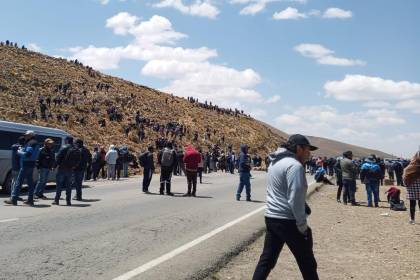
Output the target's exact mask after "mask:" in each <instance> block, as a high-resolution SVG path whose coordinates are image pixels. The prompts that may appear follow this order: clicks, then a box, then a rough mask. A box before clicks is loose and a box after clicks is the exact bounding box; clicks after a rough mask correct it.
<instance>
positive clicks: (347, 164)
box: [340, 151, 357, 205]
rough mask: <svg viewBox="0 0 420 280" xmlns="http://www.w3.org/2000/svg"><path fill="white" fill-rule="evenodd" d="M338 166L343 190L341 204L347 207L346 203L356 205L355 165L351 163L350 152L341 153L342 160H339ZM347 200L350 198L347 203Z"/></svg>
mask: <svg viewBox="0 0 420 280" xmlns="http://www.w3.org/2000/svg"><path fill="white" fill-rule="evenodd" d="M340 166H341V172H342V177H343V188H344V194H343V195H344V197H343V203H344V205H347V202H350V203H351V205H357V203H356V198H355V193H356V177H357V167H356V164H355V163H354V162H353V152H352V151H347V152H344V153H343V159H342V160H340ZM348 198H350V201H347V200H348Z"/></svg>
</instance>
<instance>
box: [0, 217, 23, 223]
mask: <svg viewBox="0 0 420 280" xmlns="http://www.w3.org/2000/svg"><path fill="white" fill-rule="evenodd" d="M17 220H19V219H18V218H13V219H6V220H0V223H7V222H14V221H17Z"/></svg>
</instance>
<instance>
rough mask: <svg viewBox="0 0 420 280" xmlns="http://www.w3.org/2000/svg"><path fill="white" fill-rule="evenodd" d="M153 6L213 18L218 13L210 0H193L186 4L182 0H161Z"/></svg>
mask: <svg viewBox="0 0 420 280" xmlns="http://www.w3.org/2000/svg"><path fill="white" fill-rule="evenodd" d="M153 7H155V8H174V9H176V10H178V11H180V12H181V13H183V14H188V15H192V16H199V17H207V18H211V19H214V18H216V17H217V15H219V13H220V11H219V9H218V8H217V7H216V6H215V5H213V4H212V1H210V0H195V1H194V2H193V3H192V4H190V5H186V4H184V2H183V0H161V1H160V2H159V3H156V4H154V5H153Z"/></svg>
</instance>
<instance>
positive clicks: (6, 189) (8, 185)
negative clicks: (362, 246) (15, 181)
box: [1, 172, 12, 194]
mask: <svg viewBox="0 0 420 280" xmlns="http://www.w3.org/2000/svg"><path fill="white" fill-rule="evenodd" d="M1 192H2V193H4V194H10V193H11V192H12V173H11V172H9V173H8V174H7V176H6V180H4V184H3V188H2V189H1Z"/></svg>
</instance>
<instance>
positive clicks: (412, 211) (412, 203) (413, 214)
mask: <svg viewBox="0 0 420 280" xmlns="http://www.w3.org/2000/svg"><path fill="white" fill-rule="evenodd" d="M418 203H419V209H420V200H419V201H418ZM415 217H416V201H415V200H410V218H411V219H412V220H414V218H415Z"/></svg>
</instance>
